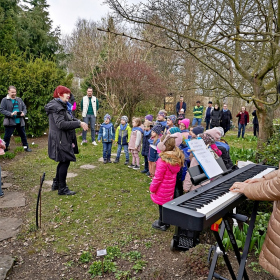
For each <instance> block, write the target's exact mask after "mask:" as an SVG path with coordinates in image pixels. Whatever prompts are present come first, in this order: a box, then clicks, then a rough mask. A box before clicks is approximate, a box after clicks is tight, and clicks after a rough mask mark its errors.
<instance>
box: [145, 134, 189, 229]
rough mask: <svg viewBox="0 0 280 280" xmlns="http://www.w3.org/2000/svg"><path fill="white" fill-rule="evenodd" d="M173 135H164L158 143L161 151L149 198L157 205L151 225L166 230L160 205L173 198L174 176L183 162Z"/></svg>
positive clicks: (182, 155) (182, 156)
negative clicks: (155, 215)
mask: <svg viewBox="0 0 280 280" xmlns="http://www.w3.org/2000/svg"><path fill="white" fill-rule="evenodd" d="M175 138H176V136H174V135H164V136H163V137H162V138H161V141H160V142H159V144H158V146H157V147H158V149H159V150H160V151H161V153H160V154H159V156H160V158H159V159H158V160H157V164H156V172H155V176H154V178H153V181H152V183H151V185H150V192H151V199H152V201H153V202H154V203H156V204H158V206H159V219H158V220H156V221H155V222H154V223H153V224H152V227H153V228H155V229H160V230H163V231H165V230H167V229H168V228H169V225H168V224H165V223H163V222H162V205H163V204H164V203H166V202H168V201H170V200H172V199H173V196H174V188H175V184H176V176H177V173H178V172H179V171H180V168H181V167H182V166H183V164H184V160H185V157H184V154H183V153H182V152H181V151H180V149H179V148H178V147H176V145H175Z"/></svg>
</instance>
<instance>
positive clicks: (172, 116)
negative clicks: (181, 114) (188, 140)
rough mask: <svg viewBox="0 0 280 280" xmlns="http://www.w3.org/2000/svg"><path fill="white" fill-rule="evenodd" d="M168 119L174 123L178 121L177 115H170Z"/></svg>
mask: <svg viewBox="0 0 280 280" xmlns="http://www.w3.org/2000/svg"><path fill="white" fill-rule="evenodd" d="M167 118H168V119H170V120H171V121H172V122H173V123H175V122H176V119H177V118H176V116H175V115H170V116H168V117H167Z"/></svg>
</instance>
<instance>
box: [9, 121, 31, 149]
mask: <svg viewBox="0 0 280 280" xmlns="http://www.w3.org/2000/svg"><path fill="white" fill-rule="evenodd" d="M15 129H16V130H17V132H18V134H19V136H20V138H21V142H22V145H23V146H24V148H28V143H27V139H26V134H25V128H24V126H20V124H17V125H16V126H5V136H4V141H5V142H6V150H7V149H8V147H9V145H10V140H11V136H12V134H13V133H14V131H15Z"/></svg>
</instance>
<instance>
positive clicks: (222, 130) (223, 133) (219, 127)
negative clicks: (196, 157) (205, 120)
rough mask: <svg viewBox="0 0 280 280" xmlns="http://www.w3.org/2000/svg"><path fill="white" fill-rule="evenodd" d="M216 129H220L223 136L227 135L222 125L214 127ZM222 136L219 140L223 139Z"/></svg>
mask: <svg viewBox="0 0 280 280" xmlns="http://www.w3.org/2000/svg"><path fill="white" fill-rule="evenodd" d="M214 129H217V130H219V131H220V133H221V137H223V136H224V135H225V132H224V129H223V128H222V127H221V126H218V127H214ZM221 137H220V138H219V140H220V139H221Z"/></svg>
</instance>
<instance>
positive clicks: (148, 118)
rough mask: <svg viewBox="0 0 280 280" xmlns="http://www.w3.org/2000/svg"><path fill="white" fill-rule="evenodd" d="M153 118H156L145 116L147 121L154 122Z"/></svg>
mask: <svg viewBox="0 0 280 280" xmlns="http://www.w3.org/2000/svg"><path fill="white" fill-rule="evenodd" d="M153 118H154V117H153V115H147V116H145V121H149V122H152V121H153Z"/></svg>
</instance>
